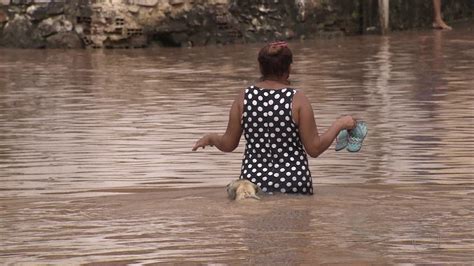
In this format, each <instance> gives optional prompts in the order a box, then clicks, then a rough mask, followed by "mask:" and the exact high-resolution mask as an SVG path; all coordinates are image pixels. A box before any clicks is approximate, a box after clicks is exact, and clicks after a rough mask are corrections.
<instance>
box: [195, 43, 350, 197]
mask: <svg viewBox="0 0 474 266" xmlns="http://www.w3.org/2000/svg"><path fill="white" fill-rule="evenodd" d="M258 62H259V64H260V72H261V74H262V79H261V81H260V82H258V83H256V84H255V85H252V86H250V87H248V88H246V89H242V90H241V91H240V93H239V94H238V96H237V97H236V99H235V100H234V102H233V104H232V107H231V110H230V114H229V123H228V125H227V130H226V132H225V133H224V134H223V135H219V134H216V133H210V134H206V135H204V136H203V137H202V138H201V139H199V140H198V141H197V142H196V144H195V145H194V147H193V151H195V150H197V149H198V148H200V147H202V148H204V147H206V146H216V147H217V148H218V149H219V150H221V151H224V152H231V151H233V150H234V149H235V148H237V146H238V144H239V141H240V137H241V135H242V132H243V133H244V136H245V140H246V145H245V153H244V158H243V160H242V170H241V173H240V178H241V179H248V180H249V181H251V182H252V183H254V184H256V185H258V186H259V187H260V188H261V189H262V191H264V192H282V193H299V194H313V184H312V179H311V173H310V170H309V166H308V159H307V155H309V156H311V157H313V158H315V157H318V156H319V155H320V154H321V153H323V152H324V151H325V150H327V149H328V147H329V146H330V145H331V143H332V142H333V141H334V139H335V138H336V136H337V135H338V133H339V132H340V131H341V130H344V129H348V130H349V129H352V128H354V127H355V126H356V121H355V120H354V118H352V117H351V116H343V117H341V118H339V119H337V120H336V121H335V122H334V123H333V124H332V125H331V127H330V128H329V129H328V130H327V131H326V132H324V134H321V135H319V133H318V128H317V126H316V122H315V120H314V114H313V109H312V107H311V104H310V102H309V101H308V98H306V96H305V95H304V93H303V92H301V91H299V90H297V89H295V88H292V87H290V83H289V81H288V77H289V76H290V70H291V63H292V62H293V55H292V53H291V51H290V49H289V48H288V45H287V43H286V42H274V43H271V44H268V45H266V46H265V47H263V48H262V49H261V50H260V52H259V54H258Z"/></svg>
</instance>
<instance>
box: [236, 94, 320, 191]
mask: <svg viewBox="0 0 474 266" xmlns="http://www.w3.org/2000/svg"><path fill="white" fill-rule="evenodd" d="M295 93H296V90H294V89H290V88H284V89H281V90H271V89H261V88H258V87H255V86H250V87H249V88H247V89H246V90H245V99H244V109H243V110H244V112H243V115H242V121H241V123H242V127H243V129H244V136H245V139H246V140H247V144H246V147H245V155H244V159H243V160H242V172H241V175H240V178H241V179H242V178H245V179H248V180H250V181H251V182H253V183H255V184H259V186H260V187H261V189H262V190H263V191H265V192H282V193H299V194H313V184H312V179H311V173H310V171H309V168H308V159H307V156H306V152H305V151H304V149H303V145H302V144H301V141H300V137H299V132H298V126H297V125H296V124H295V123H294V121H293V119H292V112H291V105H292V104H291V103H292V101H293V96H294V95H295Z"/></svg>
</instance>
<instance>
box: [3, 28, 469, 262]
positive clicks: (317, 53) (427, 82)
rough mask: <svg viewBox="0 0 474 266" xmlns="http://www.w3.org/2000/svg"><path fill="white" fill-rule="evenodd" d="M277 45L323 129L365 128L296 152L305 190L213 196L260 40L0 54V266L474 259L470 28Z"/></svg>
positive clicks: (235, 167)
mask: <svg viewBox="0 0 474 266" xmlns="http://www.w3.org/2000/svg"><path fill="white" fill-rule="evenodd" d="M472 25H473V24H472V22H471V23H466V24H460V25H454V26H455V30H453V31H412V32H403V33H392V34H391V35H389V36H386V37H381V36H359V37H349V38H341V39H335V40H325V41H318V40H315V41H304V42H292V43H290V48H291V49H292V50H293V52H294V54H295V59H294V65H293V70H294V73H293V74H292V76H291V79H292V84H293V86H294V87H297V88H300V89H302V90H304V91H305V93H306V95H307V96H308V98H309V99H310V100H311V102H312V103H313V109H314V111H315V116H316V120H317V123H318V126H319V128H320V129H321V130H325V129H326V128H327V127H328V126H329V125H330V124H331V123H332V121H333V120H334V119H335V118H337V117H338V116H339V115H342V114H354V115H355V116H356V117H360V118H363V119H364V120H365V121H366V122H367V123H368V125H369V135H368V137H367V139H366V141H365V142H364V147H363V148H362V150H361V152H359V153H347V152H337V153H336V152H334V150H333V147H331V149H330V150H329V151H327V152H326V153H324V154H323V155H322V156H321V157H320V158H317V159H311V160H310V165H311V171H312V173H313V181H314V186H315V195H314V196H309V197H308V196H288V195H273V196H265V197H263V199H262V200H261V201H247V202H240V203H236V202H229V201H228V200H227V199H226V195H225V191H224V186H225V184H227V183H228V182H229V181H231V180H232V179H234V178H237V177H238V175H239V170H240V162H241V158H242V151H243V140H242V141H241V144H240V146H239V148H238V149H237V150H236V151H235V152H233V153H229V154H224V153H220V152H218V151H216V150H215V149H212V148H211V149H206V150H204V151H202V150H200V151H198V152H191V147H192V146H193V144H194V142H195V141H196V140H197V139H198V138H199V137H200V136H201V135H202V134H204V133H206V132H211V131H223V130H224V129H225V126H226V123H227V112H228V110H229V108H230V103H231V102H232V100H233V98H234V96H235V95H236V93H237V91H238V89H240V88H242V87H244V86H246V85H248V84H251V83H252V82H253V81H254V80H255V79H256V78H258V73H257V72H258V68H257V65H256V54H257V52H258V49H259V48H260V45H253V44H252V45H236V46H227V47H204V48H193V49H146V50H112V51H111V50H107V51H101V50H95V51H65V50H0V181H1V184H2V185H1V187H0V263H1V264H20V265H24V264H26V265H28V264H32V265H35V264H49V263H51V264H63V265H70V264H99V265H100V264H104V265H117V264H140V263H141V264H148V263H149V264H155V263H156V264H162V263H169V264H182V263H186V262H187V263H190V264H214V263H223V264H256V265H275V264H308V265H309V264H322V263H334V264H387V263H435V264H437V263H461V264H469V263H472V262H473V261H474V207H473V206H474V204H473V203H474V159H473V158H474V142H473V141H472V135H473V134H474V29H473V26H472Z"/></svg>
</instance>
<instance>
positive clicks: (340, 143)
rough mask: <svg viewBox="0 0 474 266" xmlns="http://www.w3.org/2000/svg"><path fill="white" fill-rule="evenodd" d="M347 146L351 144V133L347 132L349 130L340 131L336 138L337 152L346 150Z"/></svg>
mask: <svg viewBox="0 0 474 266" xmlns="http://www.w3.org/2000/svg"><path fill="white" fill-rule="evenodd" d="M347 144H349V132H347V129H343V130H341V131H339V134H337V137H336V151H340V150H342V149H344V148H345V147H347Z"/></svg>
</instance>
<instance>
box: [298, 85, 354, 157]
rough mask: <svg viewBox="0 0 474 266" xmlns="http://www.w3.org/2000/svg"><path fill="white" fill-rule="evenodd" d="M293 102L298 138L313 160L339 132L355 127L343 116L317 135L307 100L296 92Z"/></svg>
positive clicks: (311, 109)
mask: <svg viewBox="0 0 474 266" xmlns="http://www.w3.org/2000/svg"><path fill="white" fill-rule="evenodd" d="M294 100H296V101H297V104H296V105H297V110H296V111H297V112H298V121H296V122H297V123H298V127H299V131H300V138H301V141H302V143H303V145H304V148H305V150H306V152H307V153H308V155H309V156H311V157H313V158H316V157H318V156H319V155H320V154H322V153H323V152H324V151H326V150H327V149H328V148H329V146H331V144H332V142H333V141H334V139H336V137H337V134H339V131H341V130H343V129H352V128H354V127H355V124H356V123H355V120H354V118H352V117H351V116H343V117H340V118H339V119H337V120H336V121H334V123H333V124H332V125H331V127H329V129H328V130H327V131H326V132H324V133H323V134H322V135H319V132H318V128H317V126H316V121H315V119H314V113H313V108H312V107H311V104H310V102H309V100H308V98H307V97H306V96H305V95H304V94H303V93H301V92H298V93H297V94H296V95H295V99H294Z"/></svg>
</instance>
